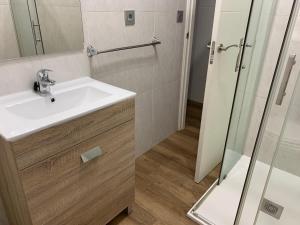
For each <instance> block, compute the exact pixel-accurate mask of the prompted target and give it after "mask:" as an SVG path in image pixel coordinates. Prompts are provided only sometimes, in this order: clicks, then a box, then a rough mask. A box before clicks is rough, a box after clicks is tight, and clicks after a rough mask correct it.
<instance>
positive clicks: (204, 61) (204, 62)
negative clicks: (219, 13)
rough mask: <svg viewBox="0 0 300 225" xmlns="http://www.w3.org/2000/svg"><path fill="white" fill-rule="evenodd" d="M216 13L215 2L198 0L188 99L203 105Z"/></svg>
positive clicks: (212, 0) (213, 0)
mask: <svg viewBox="0 0 300 225" xmlns="http://www.w3.org/2000/svg"><path fill="white" fill-rule="evenodd" d="M214 12H215V0H211V1H207V0H198V1H197V4H196V18H195V28H194V40H193V50H192V59H191V71H190V81H189V93H188V99H190V100H193V101H196V102H201V103H203V99H204V90H205V83H206V74H207V67H208V57H209V49H208V48H207V44H208V42H210V41H211V34H212V26H213V20H214Z"/></svg>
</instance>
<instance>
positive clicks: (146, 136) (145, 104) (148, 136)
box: [135, 90, 153, 157]
mask: <svg viewBox="0 0 300 225" xmlns="http://www.w3.org/2000/svg"><path fill="white" fill-rule="evenodd" d="M135 104H136V114H135V116H136V120H135V129H136V135H135V140H136V156H137V157H138V156H140V155H142V154H143V153H145V152H146V151H148V150H149V149H151V148H152V146H153V140H152V138H153V126H152V124H153V120H152V110H153V107H152V90H150V91H147V92H144V93H142V94H138V95H137V97H136V101H135Z"/></svg>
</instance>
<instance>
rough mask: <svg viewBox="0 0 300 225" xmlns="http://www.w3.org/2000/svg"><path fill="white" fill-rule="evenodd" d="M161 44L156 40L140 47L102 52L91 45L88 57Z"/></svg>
mask: <svg viewBox="0 0 300 225" xmlns="http://www.w3.org/2000/svg"><path fill="white" fill-rule="evenodd" d="M160 44H161V41H159V40H158V39H156V38H154V39H153V41H152V42H150V43H146V44H140V45H131V46H126V47H120V48H112V49H107V50H102V51H98V50H97V49H96V48H94V47H93V46H92V45H89V46H88V47H87V55H88V57H93V56H95V55H100V54H104V53H109V52H118V51H124V50H128V49H134V48H143V47H147V46H153V47H154V46H156V45H160Z"/></svg>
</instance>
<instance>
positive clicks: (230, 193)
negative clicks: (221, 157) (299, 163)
mask: <svg viewBox="0 0 300 225" xmlns="http://www.w3.org/2000/svg"><path fill="white" fill-rule="evenodd" d="M249 163H250V158H249V157H247V156H242V157H241V159H240V160H239V161H238V162H237V164H236V165H235V166H234V167H233V169H232V170H231V171H230V173H229V174H228V176H227V178H226V179H225V180H224V181H223V182H222V183H221V185H215V186H212V187H211V189H210V190H209V191H208V193H207V194H206V195H205V196H204V197H202V198H201V199H200V200H199V201H198V202H197V203H196V204H195V205H194V206H193V207H192V209H191V210H190V211H189V212H188V214H187V216H188V217H189V218H191V219H192V220H194V221H195V222H197V223H199V224H204V225H233V224H234V220H235V216H236V212H237V209H238V205H239V201H240V197H241V193H242V190H243V185H244V181H245V178H246V175H247V170H248V166H249ZM256 168H257V170H256V172H255V181H256V182H255V184H252V185H255V187H254V188H251V189H252V190H260V189H261V187H262V186H264V185H265V183H264V179H263V178H264V177H265V176H266V175H267V174H268V172H269V168H270V167H269V166H268V165H267V164H264V163H262V162H257V164H256ZM269 186H270V188H269V190H268V191H267V193H266V196H264V197H265V198H267V199H269V200H272V201H274V202H276V203H279V204H280V205H283V206H284V211H283V213H282V216H281V218H280V220H278V219H275V218H273V217H271V216H269V215H267V214H265V213H264V212H260V213H259V215H258V217H257V220H256V224H257V225H286V224H289V225H297V224H298V223H299V220H300V218H299V215H300V208H299V207H298V203H299V202H300V194H299V193H298V192H299V190H300V178H299V177H298V176H295V175H293V174H290V173H287V172H285V171H283V170H280V169H277V168H274V169H273V173H272V177H271V179H270V183H269ZM278 193H280V194H278ZM297 193H298V194H297ZM249 195H250V196H249V198H247V199H248V201H250V202H249V203H250V204H248V205H249V206H250V207H247V208H246V209H244V210H247V212H245V213H246V215H248V216H247V221H241V223H240V224H243V225H253V224H254V223H255V218H256V215H257V209H258V208H259V203H260V200H261V197H262V196H261V194H260V193H259V192H255V191H250V192H249ZM295 213H296V215H295ZM297 219H299V220H297Z"/></svg>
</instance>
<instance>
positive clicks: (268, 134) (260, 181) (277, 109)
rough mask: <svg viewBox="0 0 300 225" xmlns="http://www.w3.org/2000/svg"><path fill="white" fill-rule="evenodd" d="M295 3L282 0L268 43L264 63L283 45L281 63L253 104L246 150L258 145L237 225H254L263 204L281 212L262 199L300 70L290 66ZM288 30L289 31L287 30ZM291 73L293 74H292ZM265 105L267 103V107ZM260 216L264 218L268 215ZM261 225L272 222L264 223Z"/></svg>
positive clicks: (280, 0) (262, 87) (277, 65)
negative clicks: (281, 88) (290, 40)
mask: <svg viewBox="0 0 300 225" xmlns="http://www.w3.org/2000/svg"><path fill="white" fill-rule="evenodd" d="M296 2H298V1H297V0H296V1H293V0H289V1H285V0H279V4H278V7H277V11H276V14H275V18H274V22H273V29H272V34H271V37H270V41H269V42H270V48H269V50H268V51H267V55H269V60H268V61H265V67H266V68H270V67H271V66H272V62H271V63H270V59H271V60H272V59H273V58H274V54H275V53H276V52H277V50H276V48H277V46H281V47H280V48H281V50H280V55H281V57H280V60H276V62H275V63H274V62H273V63H274V67H276V68H277V71H276V73H275V75H276V76H274V75H271V76H270V75H268V74H265V73H263V74H262V75H263V77H262V80H261V82H260V87H259V90H258V93H257V97H256V100H255V102H256V103H255V105H254V110H255V111H254V112H256V113H253V116H252V119H251V126H250V128H249V130H248V141H247V144H246V145H248V146H246V151H247V148H248V149H252V150H253V149H254V147H253V146H255V151H254V152H253V153H252V154H251V161H250V158H249V161H250V163H251V164H250V165H251V166H250V169H249V171H248V172H247V173H248V174H247V183H246V185H245V187H244V190H243V197H242V199H241V202H240V207H239V210H238V213H237V217H236V223H235V224H242V225H248V224H249V225H252V224H255V222H257V215H258V214H257V212H258V211H259V209H260V203H261V204H262V205H264V206H265V207H264V210H265V211H270V210H271V211H272V210H273V212H276V210H277V209H278V212H280V210H279V209H280V207H278V208H276V207H277V206H278V204H276V203H275V204H273V203H271V202H269V201H267V200H266V201H262V200H263V196H264V192H265V188H266V181H267V180H268V178H269V175H270V173H269V171H270V170H271V169H272V164H273V163H275V165H277V166H279V164H277V163H276V162H273V159H274V155H275V153H276V149H278V148H280V145H278V143H279V142H280V141H279V140H281V138H280V136H281V134H282V132H281V131H282V127H283V126H284V121H285V115H286V114H287V111H288V108H289V105H290V102H291V98H292V95H293V90H294V87H295V85H296V80H297V77H298V72H299V67H298V66H297V65H293V63H291V62H292V61H291V59H293V57H292V55H294V54H295V53H296V52H295V51H294V49H295V47H293V44H292V45H290V43H289V39H290V37H291V36H292V32H293V25H294V22H293V21H294V19H295V18H296V17H297V14H296V13H297V7H295V6H296V4H295V3H296ZM291 12H292V13H291ZM285 27H287V28H288V29H285ZM279 31H280V32H279ZM286 31H287V32H286ZM282 32H283V33H282ZM294 36H295V34H294ZM296 36H297V35H296ZM282 43H283V44H282ZM299 54H300V53H299ZM290 71H291V73H289V72H290ZM287 75H290V76H287ZM285 78H289V79H286V81H288V82H287V84H288V85H287V88H286V90H285V91H284V90H283V92H282V95H280V94H279V93H281V92H280V91H279V90H280V87H283V86H282V84H285V82H284V80H285ZM271 83H272V89H271V90H270V91H266V90H269V86H270V84H271ZM280 96H281V97H280ZM279 97H280V98H279ZM280 99H283V101H282V102H281V101H278V100H280ZM266 102H267V103H268V104H267V106H266ZM261 119H263V123H261ZM255 127H256V128H255ZM257 134H258V135H257ZM251 136H252V137H251ZM251 139H252V140H251ZM249 146H250V147H249ZM246 155H247V153H246ZM282 160H284V157H281V161H282ZM287 165H288V164H287V163H285V168H286V169H285V170H287ZM281 166H282V165H281ZM279 168H280V167H279ZM277 169H278V168H277ZM279 170H281V169H279ZM278 194H280V193H277V194H276V195H278ZM269 200H272V199H269ZM272 204H273V205H272ZM275 206H276V207H275ZM260 214H264V215H265V213H260ZM260 214H259V215H260ZM275 214H276V213H275ZM274 216H276V215H274ZM271 218H272V219H271V220H272V224H277V223H276V222H278V220H277V219H275V218H273V217H271ZM261 224H270V223H265V222H263V223H261ZM284 224H290V223H284Z"/></svg>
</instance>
